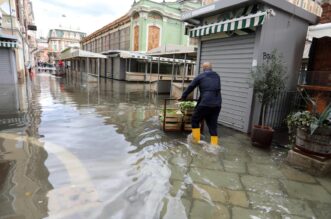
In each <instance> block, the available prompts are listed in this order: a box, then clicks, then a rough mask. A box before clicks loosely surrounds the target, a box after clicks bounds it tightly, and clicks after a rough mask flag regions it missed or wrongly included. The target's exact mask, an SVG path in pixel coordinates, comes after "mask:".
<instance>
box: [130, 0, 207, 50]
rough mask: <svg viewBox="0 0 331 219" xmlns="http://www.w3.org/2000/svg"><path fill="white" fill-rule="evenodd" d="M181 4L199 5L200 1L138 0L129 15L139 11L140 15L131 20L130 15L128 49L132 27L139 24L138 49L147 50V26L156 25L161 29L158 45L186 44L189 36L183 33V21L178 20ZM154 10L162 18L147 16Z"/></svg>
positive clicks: (132, 42)
mask: <svg viewBox="0 0 331 219" xmlns="http://www.w3.org/2000/svg"><path fill="white" fill-rule="evenodd" d="M183 4H187V5H188V6H189V7H191V8H198V7H201V4H200V3H191V2H184V3H178V2H171V3H157V2H153V1H150V0H140V1H139V2H137V3H136V4H135V5H133V7H132V9H131V13H132V14H131V15H134V14H135V13H139V14H140V17H139V18H138V19H136V20H133V18H132V16H131V31H130V33H131V34H130V35H131V40H130V42H131V43H130V49H131V50H133V47H134V40H133V38H134V27H135V25H136V24H138V25H139V50H140V51H146V50H147V43H148V42H147V37H148V35H147V34H148V33H147V32H148V31H147V30H148V26H149V25H156V26H158V27H160V29H161V44H160V46H163V45H167V44H177V45H188V42H189V37H188V36H186V35H184V34H185V26H184V22H182V21H181V20H180V16H181V10H180V9H181V7H183ZM151 12H155V13H158V14H160V15H161V16H162V18H163V19H161V20H157V19H153V18H149V17H148V13H151Z"/></svg>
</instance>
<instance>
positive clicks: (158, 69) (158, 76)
mask: <svg viewBox="0 0 331 219" xmlns="http://www.w3.org/2000/svg"><path fill="white" fill-rule="evenodd" d="M160 59H161V58H160V56H159V60H158V62H157V80H160Z"/></svg>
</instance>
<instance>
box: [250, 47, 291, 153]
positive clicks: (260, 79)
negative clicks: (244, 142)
mask: <svg viewBox="0 0 331 219" xmlns="http://www.w3.org/2000/svg"><path fill="white" fill-rule="evenodd" d="M285 74H286V68H285V67H284V65H283V61H282V57H281V56H280V55H279V54H278V53H277V51H276V50H274V51H273V52H272V55H271V58H270V59H268V60H266V61H264V62H263V63H262V65H258V66H257V67H256V68H255V69H254V70H253V72H252V76H253V81H254V83H253V87H254V93H255V96H256V97H257V99H258V100H259V102H260V103H261V115H260V121H259V125H254V127H253V130H252V134H251V140H252V143H253V145H256V146H260V147H269V146H270V145H271V142H272V138H273V134H274V130H273V128H272V127H269V126H266V121H265V120H266V113H267V109H268V107H269V106H270V105H271V104H272V102H273V101H274V100H275V99H276V98H277V97H278V95H279V94H280V92H281V91H282V90H283V89H284V88H285V82H284V81H285Z"/></svg>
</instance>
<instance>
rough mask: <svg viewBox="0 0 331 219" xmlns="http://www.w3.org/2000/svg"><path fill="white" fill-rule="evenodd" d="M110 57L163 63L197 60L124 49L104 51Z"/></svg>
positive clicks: (188, 62) (192, 62)
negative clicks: (152, 54)
mask: <svg viewBox="0 0 331 219" xmlns="http://www.w3.org/2000/svg"><path fill="white" fill-rule="evenodd" d="M103 54H106V55H107V56H109V57H116V56H117V57H120V58H122V59H137V60H144V61H148V62H158V61H159V59H160V62H162V63H172V62H174V63H187V64H195V61H193V60H189V59H186V60H184V59H173V58H166V57H159V56H151V55H146V54H143V53H140V52H131V51H124V50H110V51H108V52H104V53H103Z"/></svg>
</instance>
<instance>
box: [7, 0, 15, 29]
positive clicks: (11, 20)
mask: <svg viewBox="0 0 331 219" xmlns="http://www.w3.org/2000/svg"><path fill="white" fill-rule="evenodd" d="M8 2H9V10H10V28H11V35H14V27H13V16H12V7H11V0H8Z"/></svg>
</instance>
